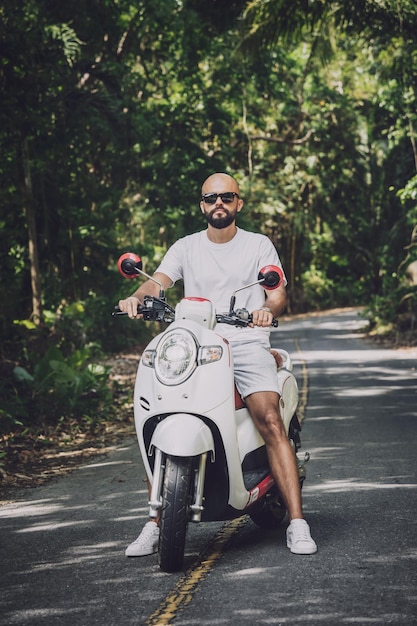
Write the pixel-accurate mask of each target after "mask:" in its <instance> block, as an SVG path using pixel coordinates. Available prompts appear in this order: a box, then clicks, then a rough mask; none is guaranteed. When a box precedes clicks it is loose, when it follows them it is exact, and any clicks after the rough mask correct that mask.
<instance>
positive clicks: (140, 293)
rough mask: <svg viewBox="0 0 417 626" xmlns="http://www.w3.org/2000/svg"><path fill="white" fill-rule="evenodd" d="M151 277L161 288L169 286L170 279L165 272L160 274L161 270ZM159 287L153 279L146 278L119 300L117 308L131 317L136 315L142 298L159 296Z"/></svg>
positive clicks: (170, 283)
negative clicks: (134, 289)
mask: <svg viewBox="0 0 417 626" xmlns="http://www.w3.org/2000/svg"><path fill="white" fill-rule="evenodd" d="M153 278H154V279H155V280H157V281H158V282H159V283H161V285H162V288H163V289H164V290H165V289H168V287H171V285H172V280H171V279H170V278H169V276H167V275H166V274H162V273H161V272H156V273H155V274H154V275H153ZM159 290H160V287H159V285H157V284H156V283H155V282H154V281H153V280H149V279H148V280H146V281H145V282H144V283H142V285H141V286H140V287H139V288H138V289H136V291H135V292H134V293H132V295H131V296H129V297H128V298H125V299H124V300H120V301H119V308H120V310H121V311H124V312H125V313H127V314H128V316H129V317H130V318H131V319H134V318H135V317H138V314H137V311H138V305H139V304H143V299H144V297H145V296H154V297H158V296H159Z"/></svg>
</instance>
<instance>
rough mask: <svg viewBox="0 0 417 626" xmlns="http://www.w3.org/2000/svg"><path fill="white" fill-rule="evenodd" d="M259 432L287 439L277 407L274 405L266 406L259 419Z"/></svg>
mask: <svg viewBox="0 0 417 626" xmlns="http://www.w3.org/2000/svg"><path fill="white" fill-rule="evenodd" d="M260 432H261V434H263V435H264V438H265V436H266V437H268V436H273V437H274V438H285V439H287V433H286V432H285V427H284V423H283V421H282V418H281V415H280V413H279V409H278V408H276V407H268V409H266V410H265V411H264V413H263V415H262V417H261V419H260Z"/></svg>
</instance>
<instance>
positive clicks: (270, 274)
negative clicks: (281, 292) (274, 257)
mask: <svg viewBox="0 0 417 626" xmlns="http://www.w3.org/2000/svg"><path fill="white" fill-rule="evenodd" d="M258 280H259V281H261V282H260V285H262V287H263V288H264V289H267V290H268V291H270V290H272V289H276V288H277V287H279V286H280V284H281V283H282V281H283V280H284V273H283V271H282V269H281V268H280V267H278V266H277V265H266V266H265V267H263V268H262V269H261V271H260V272H259V274H258Z"/></svg>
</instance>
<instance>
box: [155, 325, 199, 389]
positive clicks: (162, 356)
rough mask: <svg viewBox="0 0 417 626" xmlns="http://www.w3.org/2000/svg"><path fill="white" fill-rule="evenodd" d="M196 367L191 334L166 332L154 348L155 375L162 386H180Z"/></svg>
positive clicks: (178, 331)
mask: <svg viewBox="0 0 417 626" xmlns="http://www.w3.org/2000/svg"><path fill="white" fill-rule="evenodd" d="M196 366H197V344H196V341H195V339H194V337H193V335H192V334H191V333H189V332H188V331H186V330H182V329H176V330H172V331H169V332H167V333H166V334H165V335H164V337H163V338H162V339H161V341H160V342H159V344H158V346H157V348H156V358H155V373H156V375H157V377H158V380H160V382H161V383H163V384H164V385H180V384H181V383H183V382H184V381H185V380H187V378H189V377H190V376H191V374H192V373H193V371H194V369H195V368H196Z"/></svg>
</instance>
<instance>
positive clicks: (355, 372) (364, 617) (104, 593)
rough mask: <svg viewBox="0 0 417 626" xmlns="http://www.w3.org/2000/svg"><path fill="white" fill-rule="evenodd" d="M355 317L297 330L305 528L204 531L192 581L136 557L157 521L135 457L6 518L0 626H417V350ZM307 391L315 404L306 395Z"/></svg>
mask: <svg viewBox="0 0 417 626" xmlns="http://www.w3.org/2000/svg"><path fill="white" fill-rule="evenodd" d="M361 324H362V322H361V320H360V319H359V318H358V316H357V315H356V314H355V312H350V311H345V312H342V313H340V314H337V315H336V314H335V315H326V316H324V317H323V316H322V317H312V318H309V319H304V320H296V321H293V322H287V323H285V324H283V325H282V326H281V327H280V328H279V329H278V330H277V331H276V332H274V334H273V345H275V346H277V345H280V346H282V347H284V348H285V349H287V350H289V351H290V352H291V353H292V355H293V357H294V362H295V371H296V374H297V378H298V380H299V384H300V388H301V391H302V392H303V395H302V399H303V401H304V400H308V401H307V406H306V409H305V410H304V427H303V433H302V435H303V436H302V441H303V450H308V451H309V452H310V454H311V461H310V463H309V464H308V466H307V470H308V472H307V480H306V483H305V487H304V490H303V499H304V508H305V515H306V517H307V519H308V521H309V523H310V525H311V528H312V533H313V536H314V538H315V539H316V541H317V543H318V546H319V551H318V553H317V554H316V555H313V556H295V555H292V554H291V553H290V552H289V550H288V549H287V548H286V547H285V541H284V537H285V525H284V526H283V527H281V528H279V529H278V530H274V531H263V530H260V529H258V528H257V527H256V526H255V525H254V524H253V523H252V522H251V520H250V519H247V518H243V520H241V521H240V522H237V523H236V522H233V523H229V524H226V525H225V524H221V523H215V524H201V525H197V526H195V525H192V526H191V527H190V530H189V536H188V540H187V554H186V568H185V570H184V572H180V573H178V574H164V573H161V572H160V571H159V570H158V567H157V563H156V557H155V556H154V555H153V556H150V557H145V558H142V559H128V558H126V557H125V556H124V548H125V546H126V544H127V543H129V542H130V541H131V540H132V539H133V538H134V537H135V536H136V534H137V533H138V532H139V530H140V528H141V525H142V523H143V522H144V520H145V519H146V514H147V507H146V500H147V495H146V486H145V484H144V483H143V482H142V479H143V476H144V472H143V470H142V467H141V463H140V460H139V455H138V452H137V447H136V443H135V442H134V441H127V442H126V443H125V445H119V446H118V447H117V449H116V450H115V451H114V453H112V454H111V455H109V456H107V457H103V458H102V459H99V460H96V461H95V462H94V463H92V464H90V465H87V466H85V467H83V468H82V469H80V470H77V471H75V472H74V473H72V474H71V475H69V476H66V477H63V478H61V479H59V480H57V481H56V482H53V483H50V484H48V485H46V486H43V487H40V488H37V489H33V490H29V491H26V492H24V493H21V494H19V497H18V499H17V500H16V501H15V502H13V503H10V504H7V505H4V506H3V507H1V508H0V542H1V544H0V585H1V597H0V623H1V624H2V625H3V624H4V625H6V624H7V625H14V624H19V625H23V624H24V625H31V626H37V625H42V626H55V625H56V624H59V625H60V626H70V625H71V626H79V625H82V626H84V625H85V626H93V625H96V624H97V625H98V624H100V625H101V626H125V625H138V624H144V625H149V626H150V625H156V624H157V625H159V626H163V625H166V624H174V625H175V626H180V625H181V626H182V625H190V626H197V625H222V624H228V625H229V624H236V625H241V624H248V625H249V624H250V625H254V624H262V625H263V624H274V625H281V624H282V625H285V624H291V625H292V626H294V625H295V626H316V625H317V626H335V625H338V624H355V625H364V626H365V625H368V624H375V625H378V626H383V625H385V624H406V625H408V626H411V625H413V624H417V580H416V578H417V497H416V494H417V481H416V468H415V463H416V444H417V350H414V351H413V350H404V351H403V350H398V351H394V350H380V349H376V348H375V347H372V346H370V345H369V344H368V343H366V342H365V341H364V339H363V338H361V337H360V335H358V333H357V330H358V328H360V327H361ZM307 391H308V397H307V396H306V392H307Z"/></svg>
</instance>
